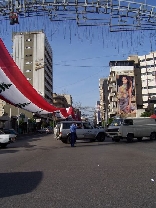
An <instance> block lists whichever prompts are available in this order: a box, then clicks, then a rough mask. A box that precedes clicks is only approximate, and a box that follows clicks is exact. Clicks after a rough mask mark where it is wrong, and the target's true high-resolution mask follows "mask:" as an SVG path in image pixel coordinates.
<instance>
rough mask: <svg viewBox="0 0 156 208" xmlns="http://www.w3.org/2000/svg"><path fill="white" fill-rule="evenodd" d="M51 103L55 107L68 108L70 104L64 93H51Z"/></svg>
mask: <svg viewBox="0 0 156 208" xmlns="http://www.w3.org/2000/svg"><path fill="white" fill-rule="evenodd" d="M53 104H54V106H56V107H57V108H68V107H69V106H70V104H68V102H67V99H66V97H65V96H64V95H58V94H56V93H53Z"/></svg>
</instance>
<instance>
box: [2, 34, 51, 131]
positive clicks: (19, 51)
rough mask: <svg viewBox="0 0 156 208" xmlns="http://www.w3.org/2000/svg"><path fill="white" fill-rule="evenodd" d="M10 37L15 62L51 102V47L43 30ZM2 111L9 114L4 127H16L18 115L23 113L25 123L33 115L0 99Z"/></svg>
mask: <svg viewBox="0 0 156 208" xmlns="http://www.w3.org/2000/svg"><path fill="white" fill-rule="evenodd" d="M12 38H13V59H14V61H15V63H16V64H17V66H18V67H19V69H20V70H21V71H22V73H23V74H24V76H25V77H26V78H27V80H28V81H29V82H30V84H31V85H32V86H33V87H34V89H36V91H37V92H38V93H39V94H40V95H41V96H43V97H44V98H45V99H46V100H47V101H48V102H49V103H53V99H52V98H53V60H52V49H51V46H50V44H49V43H48V40H47V38H46V36H45V34H44V32H42V31H39V32H20V33H13V37H12ZM25 87H26V86H25ZM4 113H5V115H6V114H7V115H8V116H9V119H8V121H7V122H5V128H15V129H16V128H17V123H19V121H20V115H23V114H24V116H25V119H24V121H25V122H26V123H27V121H28V119H29V118H32V117H33V113H31V112H28V111H25V110H23V109H19V108H17V107H14V106H12V105H10V104H6V103H5V104H4V102H3V101H0V114H2V115H3V114H4ZM48 117H50V115H48ZM2 119H3V118H2ZM45 119H46V118H45ZM18 125H19V124H18Z"/></svg>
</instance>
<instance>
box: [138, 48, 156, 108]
mask: <svg viewBox="0 0 156 208" xmlns="http://www.w3.org/2000/svg"><path fill="white" fill-rule="evenodd" d="M139 59H140V68H141V80H142V98H143V108H144V109H146V108H147V107H148V106H149V101H150V99H151V98H152V97H156V65H155V64H156V52H151V53H149V54H148V55H143V56H139Z"/></svg>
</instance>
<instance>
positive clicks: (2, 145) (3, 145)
mask: <svg viewBox="0 0 156 208" xmlns="http://www.w3.org/2000/svg"><path fill="white" fill-rule="evenodd" d="M7 145H8V144H0V146H1V148H6V146H7Z"/></svg>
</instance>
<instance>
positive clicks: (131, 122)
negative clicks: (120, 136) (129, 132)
mask: <svg viewBox="0 0 156 208" xmlns="http://www.w3.org/2000/svg"><path fill="white" fill-rule="evenodd" d="M123 125H124V126H129V125H133V120H132V119H125V120H124V122H123Z"/></svg>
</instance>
